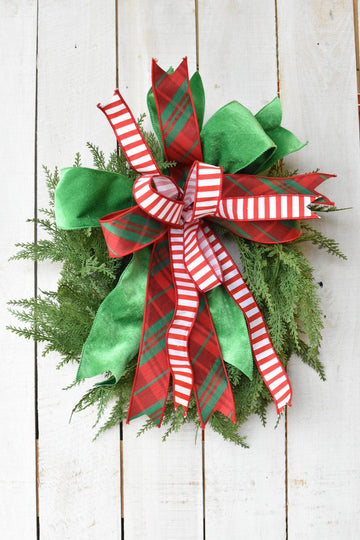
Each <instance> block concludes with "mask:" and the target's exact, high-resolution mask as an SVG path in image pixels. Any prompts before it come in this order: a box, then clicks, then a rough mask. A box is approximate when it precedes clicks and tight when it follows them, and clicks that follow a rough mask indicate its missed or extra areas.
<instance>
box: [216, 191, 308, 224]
mask: <svg viewBox="0 0 360 540" xmlns="http://www.w3.org/2000/svg"><path fill="white" fill-rule="evenodd" d="M316 199H317V197H316V196H310V195H277V196H275V195H264V196H260V197H259V196H255V197H236V198H228V199H221V200H220V203H219V209H218V211H217V212H216V216H217V217H221V218H224V219H228V220H234V221H261V220H266V221H268V220H272V219H274V220H276V219H308V218H318V216H317V215H316V214H314V213H313V212H312V211H311V210H310V209H309V208H308V205H309V204H311V203H312V202H314V201H315V200H316Z"/></svg>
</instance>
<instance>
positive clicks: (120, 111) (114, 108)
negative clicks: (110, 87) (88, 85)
mask: <svg viewBox="0 0 360 540" xmlns="http://www.w3.org/2000/svg"><path fill="white" fill-rule="evenodd" d="M98 107H99V109H100V110H101V111H102V112H103V113H104V114H105V116H106V118H107V119H108V121H109V122H110V125H111V127H112V128H113V130H114V133H115V136H116V138H117V140H118V143H119V145H120V148H121V150H122V151H123V152H124V154H125V156H126V159H127V162H128V163H129V165H130V166H131V167H132V168H133V169H134V170H135V171H136V172H138V173H139V174H143V173H151V174H160V171H159V169H158V166H157V165H156V162H155V160H154V158H153V157H152V155H151V152H150V150H149V147H148V145H147V144H146V141H145V139H144V137H143V135H142V133H141V131H140V129H139V127H138V125H137V123H136V122H135V119H134V116H133V114H132V112H131V110H130V109H129V107H128V106H127V104H126V102H125V100H124V99H123V98H122V96H121V95H120V93H119V90H115V92H114V97H113V98H112V100H111V101H110V103H108V104H107V105H101V104H100V103H99V104H98Z"/></svg>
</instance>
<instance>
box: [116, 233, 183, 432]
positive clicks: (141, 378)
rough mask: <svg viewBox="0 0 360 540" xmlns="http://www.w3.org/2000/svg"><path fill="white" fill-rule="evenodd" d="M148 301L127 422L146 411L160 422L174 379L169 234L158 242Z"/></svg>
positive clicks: (172, 289)
mask: <svg viewBox="0 0 360 540" xmlns="http://www.w3.org/2000/svg"><path fill="white" fill-rule="evenodd" d="M145 302H146V303H145V310H144V311H145V313H144V322H143V334H142V339H141V345H140V351H139V357H138V364H137V369H136V375H135V379H134V384H133V389H132V394H131V399H130V404H129V411H128V416H127V423H129V422H130V420H132V419H133V418H137V417H139V416H142V415H143V414H146V415H147V416H149V418H150V419H151V420H152V421H153V422H154V424H156V425H157V426H160V425H161V421H162V418H163V415H164V411H165V406H166V399H167V395H168V390H169V382H170V370H169V363H168V359H167V351H166V334H167V330H168V326H169V324H170V322H171V320H172V318H173V314H174V304H175V292H174V284H173V280H172V275H171V266H170V257H169V247H168V239H167V237H165V238H163V239H161V240H159V241H157V242H156V243H155V244H154V247H153V251H152V255H151V260H150V266H149V277H148V285H147V294H146V300H145Z"/></svg>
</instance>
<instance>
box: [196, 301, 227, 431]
mask: <svg viewBox="0 0 360 540" xmlns="http://www.w3.org/2000/svg"><path fill="white" fill-rule="evenodd" d="M189 354H190V358H191V363H192V368H193V372H194V394H195V399H196V404H197V409H198V413H199V418H200V424H201V427H202V428H203V429H204V428H205V425H206V423H207V422H208V420H209V418H210V417H211V415H212V414H213V413H214V412H215V411H219V412H221V413H223V414H224V415H225V416H227V417H228V418H230V420H231V421H232V422H234V424H235V423H236V415H235V405H234V398H233V394H232V391H231V386H230V382H229V380H228V376H227V373H226V368H225V364H224V360H223V358H222V354H221V350H220V345H219V343H218V340H217V336H216V332H215V329H214V326H213V322H212V319H211V315H210V311H209V306H208V304H207V301H206V296H205V295H203V294H201V295H200V304H199V311H198V315H197V317H196V321H195V324H194V327H193V329H192V331H191V336H190V341H189Z"/></svg>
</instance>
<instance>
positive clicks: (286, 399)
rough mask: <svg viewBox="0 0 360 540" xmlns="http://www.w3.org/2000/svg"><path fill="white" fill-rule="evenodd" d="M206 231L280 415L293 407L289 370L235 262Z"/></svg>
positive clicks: (209, 230)
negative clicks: (244, 321)
mask: <svg viewBox="0 0 360 540" xmlns="http://www.w3.org/2000/svg"><path fill="white" fill-rule="evenodd" d="M204 232H205V234H206V235H207V237H208V239H209V242H210V243H211V245H212V247H213V249H214V251H215V253H216V254H217V257H218V259H219V261H220V264H221V267H222V271H223V276H224V286H225V288H226V289H227V291H228V293H229V294H230V296H231V297H232V298H233V300H234V301H235V302H236V304H237V305H238V306H239V308H240V309H241V310H242V312H243V313H244V316H245V318H246V322H247V325H248V328H249V337H250V343H251V348H252V351H253V355H254V359H255V363H256V366H257V368H258V370H259V372H260V375H261V376H262V378H263V380H264V382H265V384H266V386H267V388H268V389H269V391H270V394H271V396H272V398H273V400H274V402H275V405H276V410H277V413H278V414H280V413H281V411H282V410H283V409H284V407H285V405H286V404H288V405H289V406H290V405H291V396H292V390H291V386H290V381H289V379H288V376H287V374H286V371H285V369H284V367H283V365H282V363H281V362H280V360H279V358H278V356H277V354H276V352H275V350H274V347H273V345H272V343H271V340H270V336H269V333H268V331H267V328H266V325H265V321H264V319H263V316H262V314H261V312H260V309H259V308H258V306H257V304H256V302H255V299H254V297H253V296H252V294H251V292H250V290H249V289H248V287H247V285H246V283H245V282H244V280H243V278H242V277H241V274H240V272H239V270H238V268H237V267H236V265H235V263H234V261H233V260H232V258H231V257H230V255H229V254H228V253H227V251H226V250H225V248H224V247H223V246H222V244H221V243H220V242H219V240H218V239H217V238H216V236H215V234H214V233H213V231H212V230H211V229H210V227H208V226H205V227H204Z"/></svg>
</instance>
